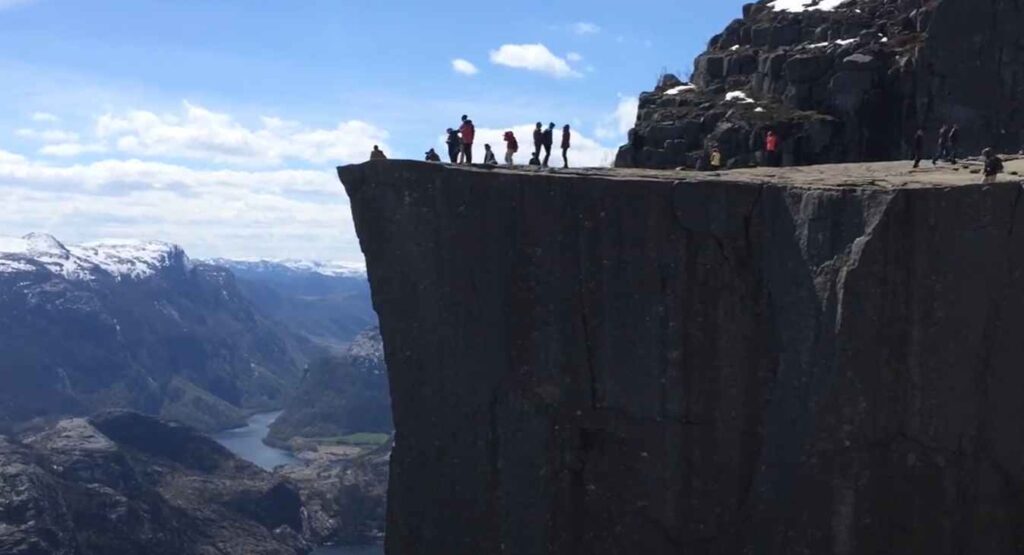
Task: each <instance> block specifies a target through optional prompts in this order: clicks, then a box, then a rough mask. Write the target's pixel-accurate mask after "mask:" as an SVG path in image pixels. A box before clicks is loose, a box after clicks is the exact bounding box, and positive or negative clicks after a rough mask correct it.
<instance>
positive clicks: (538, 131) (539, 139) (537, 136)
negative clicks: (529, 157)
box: [533, 121, 544, 158]
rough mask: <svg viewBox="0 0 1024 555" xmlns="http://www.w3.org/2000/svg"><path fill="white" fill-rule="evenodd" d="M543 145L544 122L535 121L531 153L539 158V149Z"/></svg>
mask: <svg viewBox="0 0 1024 555" xmlns="http://www.w3.org/2000/svg"><path fill="white" fill-rule="evenodd" d="M543 147H544V124H543V123H541V122H539V121H538V122H537V127H536V128H535V129H534V130H533V155H534V156H536V157H537V158H540V149H541V148H543Z"/></svg>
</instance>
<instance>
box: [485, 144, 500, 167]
mask: <svg viewBox="0 0 1024 555" xmlns="http://www.w3.org/2000/svg"><path fill="white" fill-rule="evenodd" d="M484 164H486V165H488V166H497V165H498V159H497V158H495V157H494V151H493V150H491V145H484Z"/></svg>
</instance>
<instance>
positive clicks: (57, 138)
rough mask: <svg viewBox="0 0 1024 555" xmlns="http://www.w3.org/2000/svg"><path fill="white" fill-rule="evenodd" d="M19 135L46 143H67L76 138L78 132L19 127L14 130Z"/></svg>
mask: <svg viewBox="0 0 1024 555" xmlns="http://www.w3.org/2000/svg"><path fill="white" fill-rule="evenodd" d="M15 134H16V135H18V136H19V137H24V138H26V139H32V140H35V141H43V142H47V143H68V142H74V141H77V140H78V133H74V132H71V131H63V130H61V129H44V130H41V131H40V130H37V129H19V130H17V131H16V132H15Z"/></svg>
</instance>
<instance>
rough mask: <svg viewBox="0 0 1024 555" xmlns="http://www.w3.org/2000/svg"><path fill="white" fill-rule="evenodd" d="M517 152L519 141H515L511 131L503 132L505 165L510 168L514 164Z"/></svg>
mask: <svg viewBox="0 0 1024 555" xmlns="http://www.w3.org/2000/svg"><path fill="white" fill-rule="evenodd" d="M517 152H519V141H517V140H516V135H515V133H513V132H511V131H506V132H505V164H506V165H508V166H512V165H514V164H515V155H516V153H517Z"/></svg>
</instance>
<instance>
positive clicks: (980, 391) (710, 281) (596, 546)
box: [339, 162, 1024, 555]
mask: <svg viewBox="0 0 1024 555" xmlns="http://www.w3.org/2000/svg"><path fill="white" fill-rule="evenodd" d="M905 167H906V165H905V164H902V165H898V164H878V165H851V166H832V167H829V166H825V167H815V168H798V169H791V170H788V171H774V170H767V169H762V170H743V171H737V172H731V173H729V174H723V175H713V174H694V173H684V172H650V171H632V172H627V171H615V170H607V171H592V172H572V173H570V172H536V173H531V172H528V171H505V170H493V171H488V170H484V169H457V168H452V167H446V166H441V165H429V164H421V163H414V162H385V163H368V164H363V165H360V166H348V167H343V168H340V169H339V175H340V177H341V180H342V181H343V183H344V185H345V187H346V189H347V191H348V194H349V196H350V198H351V202H352V210H353V214H354V217H355V223H356V228H357V231H358V234H359V237H360V241H361V244H362V248H363V251H364V253H365V255H366V260H367V264H368V269H369V277H370V281H371V285H372V291H373V299H374V304H375V307H376V309H377V311H378V314H379V315H380V320H381V331H382V334H383V337H384V343H385V351H386V353H385V355H386V360H387V366H388V369H389V373H390V380H391V393H392V402H393V412H394V423H395V428H396V442H395V448H394V453H393V455H392V459H391V479H390V491H389V509H388V510H389V515H388V538H387V542H388V551H389V552H390V553H402V554H404V555H417V554H424V555H426V554H436V553H445V554H450V555H461V554H465V555H477V554H480V553H493V554H498V553H508V554H520V553H530V554H565V555H569V554H577V553H588V554H593V555H605V554H625V553H648V554H652V555H658V554H670V553H671V554H676V553H681V552H685V553H706V554H723V555H724V554H735V553H763V554H780V555H781V554H786V555H792V554H802V553H803V554H811V553H814V554H823V553H829V554H837V555H840V554H842V555H846V554H869V553H932V554H954V553H993V554H996V553H1011V552H1019V550H1020V549H1021V545H1022V542H1024V539H1022V537H1021V532H1020V526H1019V523H1020V522H1021V519H1022V518H1024V498H1022V497H1021V495H1020V491H1021V490H1022V488H1024V465H1022V461H1024V443H1022V442H1021V441H1020V438H1021V437H1024V403H1021V402H1020V399H1021V398H1022V396H1024V372H1021V361H1024V342H1021V341H1020V337H1019V334H1020V330H1021V329H1024V276H1022V273H1021V272H1022V268H1024V235H1022V233H1024V229H1022V228H1021V225H1020V224H1021V218H1022V213H1021V212H1022V210H1024V207H1022V206H1021V203H1020V202H1019V201H1020V198H1021V192H1022V188H1021V184H1020V183H1018V182H1016V181H1014V182H1003V183H999V184H996V185H991V186H982V185H974V184H969V183H968V182H974V181H976V180H977V176H975V175H972V174H969V173H967V171H959V172H958V171H953V170H949V169H947V170H932V169H928V170H926V171H922V172H916V173H910V172H909V171H906V170H905Z"/></svg>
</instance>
